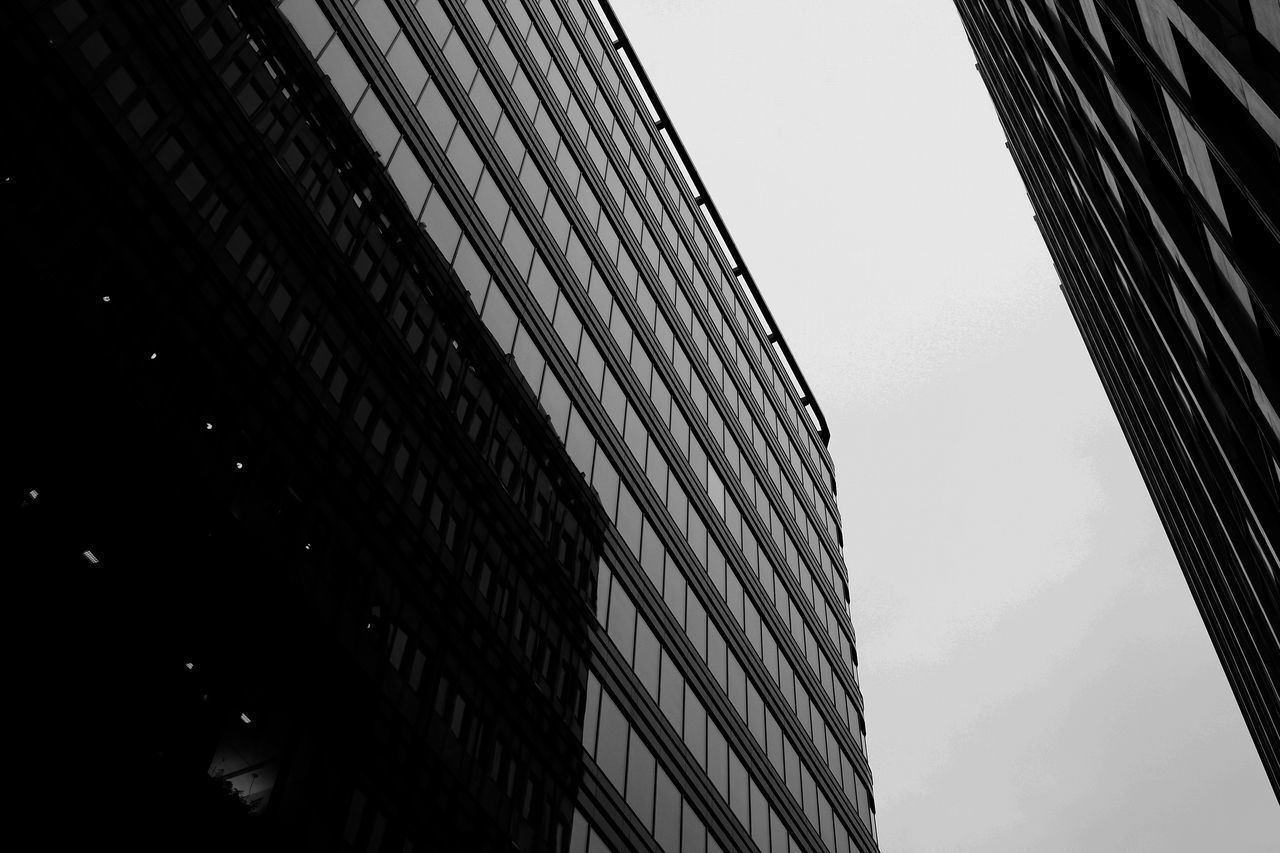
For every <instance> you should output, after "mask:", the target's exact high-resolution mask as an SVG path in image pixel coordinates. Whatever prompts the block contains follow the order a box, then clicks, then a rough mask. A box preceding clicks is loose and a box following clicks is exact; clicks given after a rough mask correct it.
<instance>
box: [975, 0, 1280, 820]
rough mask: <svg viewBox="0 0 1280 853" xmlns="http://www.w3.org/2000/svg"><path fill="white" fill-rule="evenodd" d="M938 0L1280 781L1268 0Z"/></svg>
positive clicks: (1274, 152) (1274, 40) (1276, 106)
mask: <svg viewBox="0 0 1280 853" xmlns="http://www.w3.org/2000/svg"><path fill="white" fill-rule="evenodd" d="M956 5H957V6H958V7H959V9H960V13H961V18H962V19H963V21H964V24H965V27H966V29H967V30H968V33H969V39H970V42H971V43H972V45H973V48H974V53H975V54H976V56H977V59H978V70H979V72H980V73H981V74H982V76H983V79H984V80H985V81H986V83H987V87H988V89H989V90H990V91H991V96H992V100H993V101H994V103H995V106H996V111H997V112H998V114H999V116H1000V120H1001V122H1002V123H1003V125H1004V128H1005V134H1006V137H1007V139H1008V147H1009V150H1010V153H1011V154H1012V155H1013V158H1014V161H1015V162H1016V163H1017V166H1018V169H1019V171H1020V172H1021V174H1022V177H1023V180H1024V181H1025V183H1026V186H1027V192H1028V195H1029V196H1030V199H1031V203H1032V206H1033V207H1034V209H1035V211H1036V221H1037V223H1038V224H1039V226H1040V230H1041V232H1042V234H1043V235H1044V238H1045V242H1046V243H1047V245H1048V247H1049V251H1050V254H1051V255H1052V256H1053V259H1054V263H1055V265H1056V266H1057V269H1058V274H1059V276H1060V278H1061V281H1062V290H1063V293H1064V294H1065V296H1066V298H1067V303H1068V305H1069V306H1070V308H1071V311H1072V313H1073V314H1074V316H1075V319H1076V323H1077V325H1078V326H1079V328H1080V332H1081V334H1082V335H1083V337H1084V341H1085V345H1086V346H1087V348H1088V350H1089V353H1090V355H1091V356H1092V358H1093V361H1094V364H1095V365H1096V366H1097V369H1098V374H1099V376H1100V378H1101V379H1102V383H1103V386H1104V387H1105V389H1106V391H1107V394H1108V395H1109V397H1110V399H1111V402H1112V405H1113V406H1114V408H1115V411H1116V416H1117V417H1118V419H1119V421H1120V425H1121V427H1122V428H1123V430H1124V433H1125V436H1126V437H1127V439H1128V441H1129V446H1130V447H1131V448H1132V450H1133V453H1134V457H1135V459H1136V460H1137V463H1138V467H1139V469H1140V470H1141V471H1142V475H1143V477H1144V479H1145V480H1146V483H1147V487H1148V489H1149V490H1150V492H1151V496H1152V499H1153V500H1154V502H1155V506H1156V510H1157V511H1158V513H1159V515H1160V518H1161V520H1162V522H1163V523H1164V527H1165V530H1166V531H1167V532H1168V534H1169V539H1170V541H1171V543H1172V544H1173V548H1174V552H1175V553H1176V554H1177V557H1178V561H1179V563H1180V564H1181V566H1182V570H1183V573H1184V574H1185V576H1186V578H1187V582H1188V584H1189V586H1190V588H1191V593H1192V596H1193V598H1194V599H1195V602H1196V605H1197V607H1198V608H1199V610H1200V613H1201V615H1202V617H1203V618H1204V622H1205V627H1206V628H1207V629H1208V631H1209V635H1210V637H1211V638H1212V640H1213V643H1214V646H1215V648H1216V649H1217V652H1218V656H1219V658H1220V659H1221V661H1222V665H1223V667H1224V669H1225V670H1226V674H1227V679H1228V681H1229V682H1230V684H1231V687H1232V689H1233V690H1234V692H1235V695H1236V699H1237V701H1238V702H1239V705H1240V709H1241V711H1242V712H1243V714H1244V717H1245V721H1246V722H1247V724H1248V727H1249V731H1250V733H1251V734H1252V736H1253V739H1254V742H1255V744H1256V745H1257V747H1258V753H1259V755H1260V756H1261V758H1262V762H1263V765H1264V766H1265V767H1266V770H1267V773H1268V775H1269V776H1270V778H1271V782H1272V785H1273V786H1274V787H1275V788H1276V792H1277V796H1278V797H1280V686H1278V684H1277V679H1280V639H1278V638H1277V631H1278V630H1280V587H1278V586H1277V575H1276V572H1277V567H1278V566H1280V558H1278V557H1277V547H1278V544H1280V503H1278V494H1280V491H1278V489H1280V417H1278V416H1277V414H1276V411H1277V409H1276V402H1277V400H1278V399H1280V397H1278V396H1277V393H1278V392H1280V386H1278V385H1277V375H1276V370H1277V367H1278V362H1277V356H1278V354H1280V332H1278V328H1277V325H1276V322H1277V318H1280V117H1278V116H1280V4H1277V3H1276V2H1275V0H1013V1H1012V2H1005V0H957V4H956Z"/></svg>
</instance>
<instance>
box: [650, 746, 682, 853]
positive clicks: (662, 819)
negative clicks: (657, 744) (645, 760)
mask: <svg viewBox="0 0 1280 853" xmlns="http://www.w3.org/2000/svg"><path fill="white" fill-rule="evenodd" d="M680 804H681V797H680V792H679V791H678V790H677V789H676V786H675V784H674V783H673V782H672V781H671V777H669V776H667V774H666V773H665V772H664V771H663V769H662V768H661V767H658V780H657V785H656V786H655V792H654V800H653V837H654V838H655V839H657V842H658V846H659V847H661V848H662V849H663V850H664V851H666V853H677V851H679V850H680Z"/></svg>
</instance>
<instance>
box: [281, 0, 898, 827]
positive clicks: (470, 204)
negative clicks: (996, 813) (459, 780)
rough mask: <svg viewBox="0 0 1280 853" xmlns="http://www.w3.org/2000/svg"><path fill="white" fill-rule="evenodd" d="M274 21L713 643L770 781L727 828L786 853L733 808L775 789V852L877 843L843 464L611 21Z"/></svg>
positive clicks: (627, 554)
mask: <svg viewBox="0 0 1280 853" xmlns="http://www.w3.org/2000/svg"><path fill="white" fill-rule="evenodd" d="M281 11H282V13H283V14H284V16H285V17H286V18H287V19H288V20H289V21H290V23H291V24H292V25H293V27H294V29H295V30H296V32H297V33H298V35H299V37H300V39H301V41H302V42H303V44H304V45H305V46H306V48H307V49H308V51H310V52H311V53H312V55H313V56H314V57H315V59H316V62H317V64H318V65H319V67H320V68H321V69H322V70H323V71H324V73H326V74H327V75H328V76H329V79H330V81H331V82H332V85H333V88H334V91H335V93H336V95H337V96H338V97H339V98H340V99H341V101H342V103H343V104H344V105H345V106H346V108H347V109H348V110H349V111H350V113H351V115H352V117H353V119H354V121H355V124H356V125H357V127H359V129H360V130H361V132H362V133H363V134H364V136H365V139H366V140H367V142H368V144H369V146H370V147H371V148H372V149H373V150H374V151H375V152H376V153H377V155H378V156H379V158H380V159H381V160H382V161H383V162H384V163H386V164H387V173H388V175H389V176H390V178H391V179H392V180H393V181H394V182H395V184H396V186H397V187H398V189H399V190H400V192H401V195H402V196H403V197H404V200H405V202H406V205H407V206H408V208H409V211H410V213H411V214H412V215H413V216H415V217H416V218H418V219H419V221H420V222H421V223H422V225H423V227H424V229H425V230H426V231H427V233H428V234H429V235H430V236H431V237H432V238H433V240H434V241H435V242H436V245H437V246H438V247H439V248H440V249H441V251H442V252H444V253H445V255H446V257H448V258H449V259H450V260H451V262H452V264H453V267H454V270H455V272H457V274H458V275H459V277H460V278H461V279H462V281H463V283H464V284H465V285H466V287H467V288H468V290H469V292H470V295H471V299H472V300H473V302H474V303H475V305H476V306H477V307H478V308H479V309H480V312H481V316H482V318H483V319H484V321H485V322H486V324H487V325H488V326H489V329H490V331H491V332H492V334H493V335H494V336H495V338H496V339H497V340H498V343H499V345H500V346H501V347H503V348H505V349H509V350H510V351H511V353H512V355H513V357H514V360H515V362H516V364H517V365H518V366H519V367H520V369H521V371H522V372H523V374H524V375H525V378H526V380H527V381H528V382H529V384H530V386H531V387H532V388H533V389H535V391H536V392H537V394H538V397H539V400H540V402H541V404H542V406H543V408H544V409H545V410H546V412H547V414H548V415H549V417H550V419H551V423H552V426H553V428H554V429H555V430H556V431H557V433H558V434H559V435H560V436H561V438H562V440H563V442H564V444H565V446H566V448H567V450H568V452H569V454H570V456H571V457H572V458H573V459H574V460H575V462H576V463H577V464H578V465H579V467H580V468H581V470H582V471H583V472H584V474H586V476H587V477H588V478H589V480H590V481H591V483H592V484H593V486H594V487H595V488H596V490H597V492H598V493H599V495H600V497H601V501H602V503H603V505H604V508H605V511H606V513H607V514H608V515H609V516H610V518H611V519H612V520H613V522H614V524H615V530H616V539H614V540H613V542H614V543H615V544H614V547H615V548H616V549H618V551H617V553H615V557H614V562H615V564H616V566H617V571H618V572H620V573H622V574H625V575H626V576H627V577H629V578H630V579H631V580H632V582H634V583H643V582H646V581H644V580H642V579H644V578H647V583H649V584H650V588H651V589H652V590H654V591H655V592H656V595H654V596H653V598H651V599H648V600H650V601H652V602H657V603H662V604H664V605H666V608H667V610H666V611H665V615H664V616H663V617H661V618H662V620H663V621H662V622H661V626H662V627H661V628H660V629H657V630H655V629H650V630H649V631H648V633H647V634H646V636H652V637H654V638H655V639H654V643H656V645H654V646H653V648H655V649H659V650H660V649H663V648H666V647H668V646H670V645H672V644H689V643H692V644H693V647H692V649H698V650H699V651H698V653H697V655H696V656H692V655H691V652H692V649H690V648H689V647H688V646H687V645H686V646H685V648H684V649H683V651H682V652H681V655H682V657H681V660H682V661H683V666H685V667H689V666H691V665H695V662H696V665H697V666H698V667H699V668H700V669H701V673H702V675H701V676H700V678H699V679H698V681H697V685H698V686H697V687H696V688H690V695H691V696H695V697H696V696H698V695H699V693H701V694H702V698H701V699H696V698H695V701H699V702H704V703H711V704H712V705H713V707H715V708H716V709H717V713H718V714H720V715H723V716H724V718H725V723H724V725H726V726H728V728H729V730H728V731H727V732H723V733H721V734H720V736H721V737H725V736H727V737H728V738H729V741H728V742H730V743H733V744H734V747H733V750H734V751H733V754H734V755H735V756H737V755H738V754H739V752H745V753H747V755H748V757H747V758H746V759H745V762H746V763H747V764H748V765H749V766H750V767H752V768H754V770H753V771H752V772H753V773H754V774H755V775H750V774H749V778H752V779H756V778H759V777H761V775H762V774H767V775H770V779H771V781H770V783H769V786H768V787H757V788H744V789H743V791H746V792H747V793H745V794H743V795H742V796H743V797H745V799H742V800H739V794H737V793H734V792H733V791H731V790H724V791H721V792H720V793H721V795H722V798H723V799H724V801H725V803H726V804H727V805H728V806H729V807H730V813H731V814H733V815H734V816H735V817H736V818H737V820H738V821H739V823H740V824H741V826H742V828H743V830H744V831H745V832H746V833H747V834H748V837H750V838H753V839H754V840H755V842H756V844H757V845H758V846H760V847H761V849H765V850H768V849H771V847H770V841H769V837H770V836H771V835H772V834H773V833H771V832H764V833H762V832H761V827H763V826H768V825H769V821H767V820H765V819H764V818H763V817H760V816H763V815H765V814H766V812H765V811H763V810H758V815H760V816H758V817H757V818H756V821H755V823H754V824H753V822H752V819H751V817H750V815H749V810H748V811H742V810H741V806H742V804H743V803H744V802H750V800H751V799H752V796H753V794H752V793H751V791H755V792H756V793H755V794H754V796H757V797H764V793H763V792H764V791H766V790H767V791H769V796H770V797H775V798H776V797H781V798H784V799H785V798H790V800H791V801H792V803H791V805H790V806H789V807H788V809H786V810H784V811H783V812H782V816H779V814H778V813H777V812H774V813H772V814H773V820H774V821H776V822H777V825H778V832H779V833H780V834H779V835H778V837H779V838H782V837H786V836H787V834H788V832H790V833H793V834H796V835H797V837H800V838H803V839H804V841H803V842H802V846H811V845H815V844H821V845H823V846H825V847H827V848H828V849H831V850H841V851H843V850H847V849H855V848H856V849H869V848H871V847H873V846H874V818H873V806H872V804H871V801H870V795H869V793H868V783H867V781H866V780H867V779H869V776H870V773H869V769H868V766H867V763H866V758H865V741H864V734H863V733H864V731H865V726H864V724H863V722H862V715H861V695H860V693H859V691H858V687H857V681H856V665H855V661H856V657H855V652H854V644H853V636H852V631H851V629H850V627H849V624H848V616H847V610H846V609H845V604H844V596H845V595H847V592H846V590H847V584H846V581H845V578H844V567H843V563H842V560H841V558H840V554H839V545H838V543H839V530H838V521H837V516H836V514H835V511H834V499H833V489H832V485H833V484H832V481H831V477H830V469H829V464H830V463H829V460H828V459H827V457H826V454H825V449H824V448H820V446H819V443H818V442H817V441H815V438H816V436H817V430H816V427H815V426H814V424H813V422H812V421H811V420H810V417H809V415H808V414H806V413H805V412H804V410H803V406H801V405H800V403H799V400H798V399H797V398H796V395H795V392H794V390H793V388H792V384H791V382H790V380H788V379H786V378H785V377H784V376H783V373H784V371H785V368H783V367H781V365H782V361H781V360H780V359H779V357H778V356H777V354H776V353H775V352H774V350H773V348H772V346H771V345H766V341H765V338H764V337H763V336H762V332H761V326H760V322H759V320H758V319H757V318H756V317H755V309H754V308H750V303H749V302H748V301H747V300H746V297H745V296H744V292H745V291H744V288H743V287H742V284H741V283H740V282H739V281H738V280H737V279H736V277H735V275H734V274H733V272H732V267H731V265H730V263H729V261H728V260H727V257H726V247H724V246H721V245H719V242H720V241H719V240H718V239H716V237H715V234H714V232H713V230H712V228H711V226H709V225H708V223H707V221H706V219H705V218H704V217H703V216H702V215H701V213H696V212H695V210H694V207H693V206H691V204H690V201H691V198H690V191H689V189H688V187H687V185H686V183H685V181H684V179H683V178H682V177H680V176H679V171H680V167H679V165H678V160H676V158H675V157H674V156H673V155H672V154H671V152H670V150H669V149H668V147H667V143H666V142H663V141H662V140H661V138H660V134H661V131H658V130H656V129H655V126H654V123H653V122H652V121H651V117H650V115H649V113H648V110H647V109H646V110H645V111H644V112H641V111H640V110H637V109H636V107H635V103H636V100H637V98H638V97H639V96H638V93H637V88H636V85H635V83H634V82H633V81H631V80H629V79H624V77H623V76H622V75H621V74H620V69H621V68H622V66H621V65H620V64H619V63H621V62H623V60H622V59H621V58H619V57H618V55H617V54H616V53H615V52H612V51H606V50H605V49H604V47H603V42H602V41H601V33H602V32H603V30H602V27H603V26H604V24H603V23H602V22H601V21H600V20H599V19H598V17H597V15H596V13H595V12H594V11H592V12H590V13H589V14H588V11H587V10H585V9H584V8H583V7H581V6H580V5H577V4H570V3H564V4H559V3H551V2H543V3H540V4H533V3H530V4H528V5H526V4H522V3H520V2H510V3H505V4H501V3H492V4H486V3H482V2H478V1H475V0H473V2H470V3H466V4H463V3H456V2H451V0H423V2H418V3H415V4H409V3H407V2H400V0H361V2H358V3H355V4H354V6H353V5H351V4H348V3H345V2H322V1H321V0H286V2H285V3H283V4H281ZM606 87H607V88H606ZM659 145H661V147H659ZM726 270H728V271H726ZM709 282H713V283H714V286H712V284H709ZM779 412H785V413H786V414H785V416H783V415H781V414H779ZM606 601H607V599H606ZM620 606H625V605H620ZM632 608H633V609H635V604H634V603H633V604H632ZM641 612H643V611H641ZM690 614H693V616H692V617H690ZM654 616H656V614H651V619H653V617H654ZM641 618H644V617H643V616H642V617H641ZM689 618H693V619H694V620H696V622H695V623H694V624H696V625H697V628H696V629H695V628H694V627H693V626H692V625H690V624H689V622H688V619H689ZM654 621H656V619H654ZM608 624H609V623H608V621H607V619H606V620H602V621H601V625H602V626H607V625H608ZM638 624H646V623H643V622H641V623H638ZM702 631H705V636H706V638H705V639H703V638H702V637H701V636H700V632H702ZM646 648H648V646H646ZM631 654H633V651H629V652H628V653H627V654H626V655H625V657H626V658H627V663H628V664H632V663H633V661H632V660H631V658H630V655H631ZM668 671H669V672H670V673H672V674H671V675H669V676H668V678H672V677H680V676H676V675H674V674H675V673H677V672H678V669H676V668H675V666H674V665H669V666H668ZM643 672H644V673H649V670H647V669H644V670H643ZM708 676H710V677H709V678H708ZM717 676H718V677H717ZM645 677H648V676H647V675H645ZM673 689H674V688H673ZM681 692H682V695H683V688H682V690H681ZM650 698H651V701H653V702H655V703H656V702H658V701H659V699H660V697H659V695H658V693H657V692H656V691H651V693H650ZM730 721H731V722H730ZM717 731H719V730H718V729H717ZM674 733H675V734H676V735H678V736H680V737H684V733H683V731H682V730H681V729H680V728H678V727H677V728H676V729H675V730H674ZM642 742H643V741H642ZM771 743H772V744H774V749H772V751H771V750H770V744H771ZM786 755H791V756H792V757H793V758H794V764H795V767H794V769H793V770H792V772H791V773H790V774H789V775H788V763H787V761H786V758H785V756H786ZM698 761H699V762H700V765H701V768H702V770H703V772H706V765H705V761H706V759H705V757H704V756H698ZM735 761H738V762H739V763H743V762H744V759H740V758H736V757H735ZM752 784H756V783H754V782H753V783H752ZM625 789H626V785H625V783H624V784H623V785H621V786H618V790H619V793H621V794H623V795H624V796H625ZM786 821H791V822H795V821H803V822H804V823H805V826H803V827H800V826H795V827H790V828H787V829H784V828H783V827H784V824H785V822H786ZM853 827H857V828H856V829H853ZM713 837H714V833H713ZM851 839H852V840H851ZM851 845H853V846H851ZM772 849H782V848H777V847H774V848H772Z"/></svg>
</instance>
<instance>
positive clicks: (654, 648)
mask: <svg viewBox="0 0 1280 853" xmlns="http://www.w3.org/2000/svg"><path fill="white" fill-rule="evenodd" d="M659 653H660V648H659V646H658V638H657V637H655V636H654V635H653V631H652V630H651V629H650V628H649V624H648V623H647V622H646V621H645V620H644V617H643V616H639V617H637V619H636V651H635V663H634V664H633V667H632V668H633V669H635V672H636V676H638V677H639V679H640V683H641V684H643V685H644V688H645V690H648V691H649V695H650V696H652V697H653V698H655V699H656V698H658V655H659Z"/></svg>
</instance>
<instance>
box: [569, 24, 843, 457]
mask: <svg viewBox="0 0 1280 853" xmlns="http://www.w3.org/2000/svg"><path fill="white" fill-rule="evenodd" d="M594 2H595V3H596V5H597V6H598V8H599V9H600V11H601V12H602V13H603V14H604V17H605V22H606V23H607V24H608V26H609V29H610V30H612V32H613V36H614V40H613V43H612V44H613V48H614V49H615V50H617V51H621V52H624V54H625V58H626V60H627V64H628V65H630V66H631V70H632V71H633V72H634V74H635V80H636V82H638V83H639V84H640V87H641V89H642V93H643V94H644V96H645V97H646V98H647V99H648V101H649V104H650V107H651V109H652V110H653V114H654V118H655V119H656V120H654V119H651V120H652V123H653V125H654V128H655V129H656V130H658V131H659V134H658V135H659V136H661V135H662V134H661V132H662V131H666V135H667V137H668V139H669V140H670V142H671V145H670V146H669V148H673V149H674V150H673V151H672V152H671V153H672V154H673V155H674V156H675V157H676V158H677V161H678V164H679V166H680V167H681V169H682V170H683V171H684V173H685V176H686V177H687V178H688V182H689V183H690V184H691V186H690V187H688V188H687V189H689V190H690V191H691V192H690V195H691V196H692V197H693V200H694V202H695V207H701V208H703V209H704V210H705V215H706V217H709V218H710V220H711V221H710V222H704V225H710V226H712V228H711V229H709V230H711V233H710V234H708V235H707V236H709V237H711V238H712V241H711V242H712V244H713V245H714V243H715V242H716V238H718V239H719V240H720V241H721V242H722V243H723V246H724V248H726V249H727V250H728V254H729V256H730V257H728V258H726V260H728V261H729V266H730V269H731V270H732V272H733V273H734V278H735V279H740V280H741V281H742V282H743V283H745V284H746V289H745V292H744V293H743V295H744V296H746V297H747V298H748V304H749V305H751V306H752V307H754V308H755V309H756V313H757V317H758V319H760V320H762V321H763V322H762V325H763V326H764V329H763V331H764V339H765V340H766V341H768V342H769V343H770V344H773V345H774V346H776V347H777V350H778V352H777V353H775V356H777V355H781V359H780V360H781V362H782V363H781V364H780V365H779V366H780V367H782V368H783V370H782V373H783V375H784V376H788V378H790V380H791V385H792V387H791V388H790V391H791V393H792V394H793V395H794V396H795V397H796V402H797V403H798V404H799V405H800V408H801V409H802V410H804V409H807V410H808V411H809V414H810V423H809V426H810V428H812V429H813V431H814V432H816V433H817V436H818V438H819V439H820V440H821V447H822V449H823V454H824V455H825V456H826V457H827V459H826V460H825V461H826V463H827V467H828V468H829V469H830V468H831V458H830V453H829V452H828V450H827V445H828V443H829V442H830V440H831V431H830V429H829V428H828V427H827V419H826V416H825V415H824V414H823V413H822V407H821V406H819V405H818V401H817V399H816V398H815V397H814V395H813V391H812V390H811V389H810V388H809V383H808V381H806V380H805V377H804V373H803V372H802V371H801V370H800V365H799V364H798V363H797V362H796V359H795V356H794V355H793V354H792V352H791V347H790V346H788V345H787V342H786V339H785V338H783V336H782V332H781V331H780V330H779V329H778V324H777V322H776V321H775V320H774V318H773V313H772V312H771V311H770V310H769V306H768V304H766V303H765V301H764V296H763V295H762V294H761V293H760V288H759V287H758V286H757V285H756V282H755V277H754V276H752V275H751V271H750V270H749V269H748V268H747V264H746V261H744V260H743V259H742V253H741V252H740V251H738V247H737V244H736V243H734V240H733V237H731V236H730V235H729V229H728V228H727V227H725V224H724V219H723V218H722V217H721V216H720V211H719V210H718V209H717V208H716V204H715V202H714V201H712V200H711V194H710V193H708V192H707V188H706V185H705V184H703V182H702V178H701V176H700V175H699V174H698V170H697V167H695V166H694V165H693V160H692V158H690V156H689V152H688V149H686V148H685V145H684V142H683V141H682V140H681V139H680V134H679V133H677V132H676V129H675V127H674V125H672V123H671V119H670V117H669V116H668V115H667V111H666V108H665V107H664V106H663V105H662V100H661V99H660V98H659V97H658V93H657V92H656V91H654V88H653V84H652V83H651V82H650V80H649V75H648V74H647V73H646V72H645V70H644V66H643V65H641V63H640V60H639V58H638V57H637V56H636V53H635V50H634V49H633V48H632V46H631V41H630V39H628V38H627V35H626V33H625V32H624V31H623V29H622V24H621V22H620V21H619V20H618V16H617V14H616V13H615V12H614V11H613V6H612V5H610V3H609V0H594Z"/></svg>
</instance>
